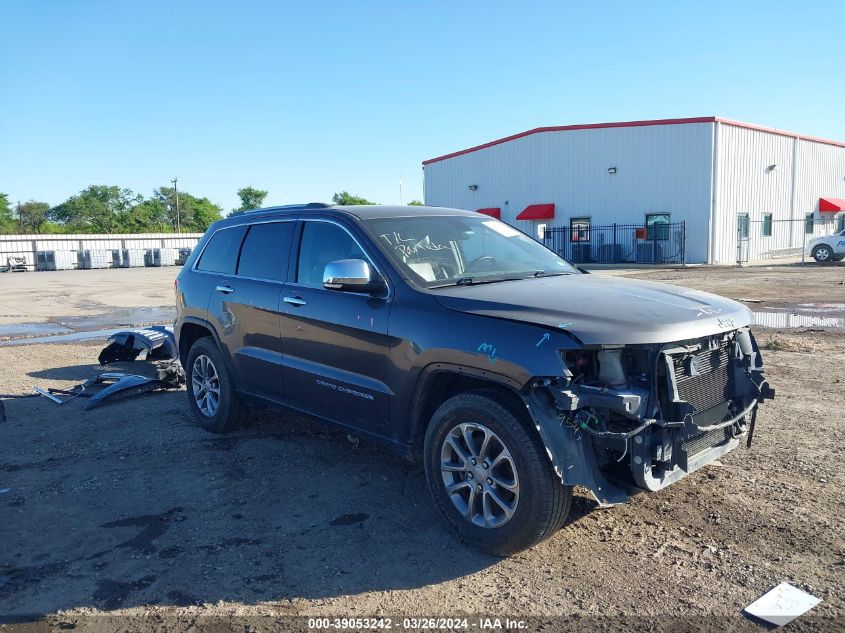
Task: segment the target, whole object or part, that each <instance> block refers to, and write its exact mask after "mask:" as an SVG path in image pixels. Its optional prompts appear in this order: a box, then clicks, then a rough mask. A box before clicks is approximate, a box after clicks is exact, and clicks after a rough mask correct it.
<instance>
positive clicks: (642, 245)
mask: <svg viewBox="0 0 845 633" xmlns="http://www.w3.org/2000/svg"><path fill="white" fill-rule="evenodd" d="M636 262H637V263H638V264H663V263H665V258H664V256H663V242H657V241H650V242H638V243H637V259H636Z"/></svg>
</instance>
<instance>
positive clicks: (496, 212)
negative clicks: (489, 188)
mask: <svg viewBox="0 0 845 633" xmlns="http://www.w3.org/2000/svg"><path fill="white" fill-rule="evenodd" d="M478 212H479V213H483V214H484V215H489V216H490V217H491V218H496V219H497V220H501V219H502V208H501V207H487V208H485V209H479V210H478Z"/></svg>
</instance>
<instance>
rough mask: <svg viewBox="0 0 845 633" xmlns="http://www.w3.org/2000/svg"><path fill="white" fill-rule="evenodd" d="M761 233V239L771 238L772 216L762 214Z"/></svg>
mask: <svg viewBox="0 0 845 633" xmlns="http://www.w3.org/2000/svg"><path fill="white" fill-rule="evenodd" d="M761 233H762V235H763V237H771V236H772V214H771V213H764V214H763V224H762V226H761Z"/></svg>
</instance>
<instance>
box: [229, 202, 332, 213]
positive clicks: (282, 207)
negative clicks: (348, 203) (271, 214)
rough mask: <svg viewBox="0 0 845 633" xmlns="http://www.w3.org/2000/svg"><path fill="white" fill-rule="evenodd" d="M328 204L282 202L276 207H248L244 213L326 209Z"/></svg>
mask: <svg viewBox="0 0 845 633" xmlns="http://www.w3.org/2000/svg"><path fill="white" fill-rule="evenodd" d="M330 206H332V205H330V204H326V203H325V202H304V203H301V204H282V205H279V206H277V207H264V208H263V209H250V210H249V211H244V213H258V212H259V211H284V210H286V209H328V208H329V207H330Z"/></svg>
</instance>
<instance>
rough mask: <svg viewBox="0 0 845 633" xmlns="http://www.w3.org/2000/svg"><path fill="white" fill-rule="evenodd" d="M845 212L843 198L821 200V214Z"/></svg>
mask: <svg viewBox="0 0 845 633" xmlns="http://www.w3.org/2000/svg"><path fill="white" fill-rule="evenodd" d="M840 211H845V200H843V199H842V198H819V213H839V212H840Z"/></svg>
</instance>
